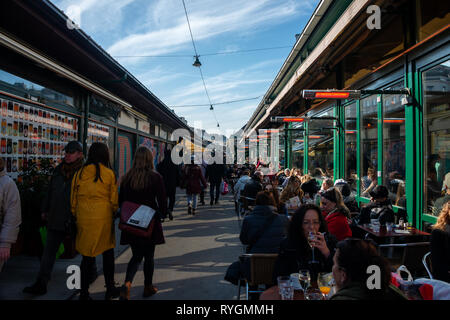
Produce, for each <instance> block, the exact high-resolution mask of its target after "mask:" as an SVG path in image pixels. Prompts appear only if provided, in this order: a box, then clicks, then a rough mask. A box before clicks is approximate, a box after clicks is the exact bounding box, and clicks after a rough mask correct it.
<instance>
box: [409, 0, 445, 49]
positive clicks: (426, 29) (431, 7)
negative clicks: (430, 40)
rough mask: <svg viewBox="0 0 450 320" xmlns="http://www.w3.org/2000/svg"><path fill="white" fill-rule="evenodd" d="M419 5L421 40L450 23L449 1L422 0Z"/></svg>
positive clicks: (419, 35) (418, 23) (419, 33)
mask: <svg viewBox="0 0 450 320" xmlns="http://www.w3.org/2000/svg"><path fill="white" fill-rule="evenodd" d="M417 5H418V8H417V12H418V16H417V19H418V22H417V26H418V38H419V41H422V40H424V39H426V38H427V37H429V36H431V35H432V34H433V33H435V32H436V31H438V30H440V29H442V28H444V27H445V26H447V25H448V24H449V23H450V2H449V1H427V0H420V1H418V2H417Z"/></svg>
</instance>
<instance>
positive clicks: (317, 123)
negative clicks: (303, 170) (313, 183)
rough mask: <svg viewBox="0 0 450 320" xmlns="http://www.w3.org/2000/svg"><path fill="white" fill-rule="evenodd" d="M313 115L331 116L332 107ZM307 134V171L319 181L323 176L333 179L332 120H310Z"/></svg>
mask: <svg viewBox="0 0 450 320" xmlns="http://www.w3.org/2000/svg"><path fill="white" fill-rule="evenodd" d="M314 116H315V117H333V108H328V109H327V110H326V111H325V112H323V113H321V114H319V115H314ZM308 125H309V127H308V129H309V135H308V171H309V174H310V175H312V176H313V177H314V178H316V180H318V182H319V183H321V182H322V179H323V177H325V176H326V177H329V178H332V179H333V169H334V165H333V151H334V150H333V148H334V130H333V129H334V128H335V126H334V121H333V120H311V121H310V122H309V124H308Z"/></svg>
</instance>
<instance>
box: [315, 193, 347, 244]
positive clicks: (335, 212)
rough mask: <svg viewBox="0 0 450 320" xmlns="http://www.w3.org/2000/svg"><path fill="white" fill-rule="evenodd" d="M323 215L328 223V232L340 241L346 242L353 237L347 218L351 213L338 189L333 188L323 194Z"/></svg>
mask: <svg viewBox="0 0 450 320" xmlns="http://www.w3.org/2000/svg"><path fill="white" fill-rule="evenodd" d="M320 208H321V209H322V214H323V215H324V217H325V221H326V222H327V226H328V231H329V232H330V233H331V234H332V235H334V236H335V237H336V239H338V241H341V240H344V239H345V238H349V237H351V236H352V230H351V229H350V226H349V224H348V220H347V218H349V217H350V211H349V210H348V208H347V207H346V206H345V204H344V200H343V199H342V194H341V192H340V191H339V190H338V189H337V188H334V187H333V188H331V189H328V190H327V191H325V192H323V193H322V194H321V207H320Z"/></svg>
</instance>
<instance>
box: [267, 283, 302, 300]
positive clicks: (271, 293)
mask: <svg viewBox="0 0 450 320" xmlns="http://www.w3.org/2000/svg"><path fill="white" fill-rule="evenodd" d="M259 300H281V296H280V293H279V290H278V286H277V285H275V286H272V287H270V288H269V289H267V290H266V291H264V292H263V293H261V295H260V296H259ZM294 300H305V296H304V294H303V291H302V290H294Z"/></svg>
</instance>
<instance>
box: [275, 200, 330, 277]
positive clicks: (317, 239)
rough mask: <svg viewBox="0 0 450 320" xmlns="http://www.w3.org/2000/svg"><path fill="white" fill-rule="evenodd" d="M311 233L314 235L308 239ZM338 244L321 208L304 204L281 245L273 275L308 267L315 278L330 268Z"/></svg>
mask: <svg viewBox="0 0 450 320" xmlns="http://www.w3.org/2000/svg"><path fill="white" fill-rule="evenodd" d="M310 233H312V234H313V235H314V238H313V239H312V240H310V241H308V236H309V234H310ZM335 247H336V238H335V237H334V236H333V235H331V234H329V233H328V228H327V223H326V222H325V219H324V217H323V215H322V213H321V211H320V208H319V207H318V206H316V205H314V204H305V205H302V206H301V207H300V208H299V209H298V210H297V211H296V212H295V213H294V215H293V216H292V219H291V222H290V224H289V227H288V235H287V238H286V239H284V240H283V241H282V242H281V244H280V251H279V255H278V259H277V261H276V263H275V270H274V277H275V278H276V277H277V276H286V275H290V274H291V273H296V272H298V271H299V270H301V269H308V270H310V272H311V275H312V277H314V279H312V280H315V278H316V277H317V274H318V272H330V271H331V267H332V265H333V255H334V250H335ZM313 250H314V253H313ZM313 254H314V259H313ZM314 260H315V261H317V262H313V261H314Z"/></svg>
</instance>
